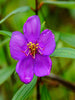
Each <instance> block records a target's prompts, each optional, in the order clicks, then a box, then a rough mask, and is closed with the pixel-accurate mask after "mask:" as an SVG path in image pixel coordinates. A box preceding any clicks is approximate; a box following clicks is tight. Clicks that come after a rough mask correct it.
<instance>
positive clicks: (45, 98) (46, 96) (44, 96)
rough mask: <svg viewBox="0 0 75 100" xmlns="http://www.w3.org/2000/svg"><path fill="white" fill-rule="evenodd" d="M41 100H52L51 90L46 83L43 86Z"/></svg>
mask: <svg viewBox="0 0 75 100" xmlns="http://www.w3.org/2000/svg"><path fill="white" fill-rule="evenodd" d="M41 100H51V97H50V94H49V91H48V89H47V88H46V86H45V85H43V86H42V90H41Z"/></svg>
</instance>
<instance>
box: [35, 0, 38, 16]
mask: <svg viewBox="0 0 75 100" xmlns="http://www.w3.org/2000/svg"><path fill="white" fill-rule="evenodd" d="M35 5H36V10H35V14H36V15H38V0H35Z"/></svg>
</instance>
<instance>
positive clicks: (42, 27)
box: [41, 21, 45, 32]
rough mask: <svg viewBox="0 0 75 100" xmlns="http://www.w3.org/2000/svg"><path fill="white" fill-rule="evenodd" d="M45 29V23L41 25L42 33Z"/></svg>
mask: <svg viewBox="0 0 75 100" xmlns="http://www.w3.org/2000/svg"><path fill="white" fill-rule="evenodd" d="M44 28H45V21H44V22H43V23H42V24H41V32H42V31H43V30H44Z"/></svg>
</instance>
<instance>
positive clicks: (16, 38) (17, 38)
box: [9, 31, 27, 60]
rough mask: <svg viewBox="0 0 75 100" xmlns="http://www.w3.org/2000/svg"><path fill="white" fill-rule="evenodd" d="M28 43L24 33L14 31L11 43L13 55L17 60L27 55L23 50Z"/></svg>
mask: <svg viewBox="0 0 75 100" xmlns="http://www.w3.org/2000/svg"><path fill="white" fill-rule="evenodd" d="M26 44H27V43H26V40H25V38H24V35H23V34H22V33H20V32H18V31H15V32H13V33H12V37H11V40H10V44H9V45H10V52H11V56H12V57H13V58H14V59H16V60H19V59H21V58H22V57H23V56H25V54H24V53H23V52H22V50H25V49H26Z"/></svg>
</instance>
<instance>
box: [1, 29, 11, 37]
mask: <svg viewBox="0 0 75 100" xmlns="http://www.w3.org/2000/svg"><path fill="white" fill-rule="evenodd" d="M0 35H7V36H9V37H11V35H12V32H8V31H3V30H0Z"/></svg>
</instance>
